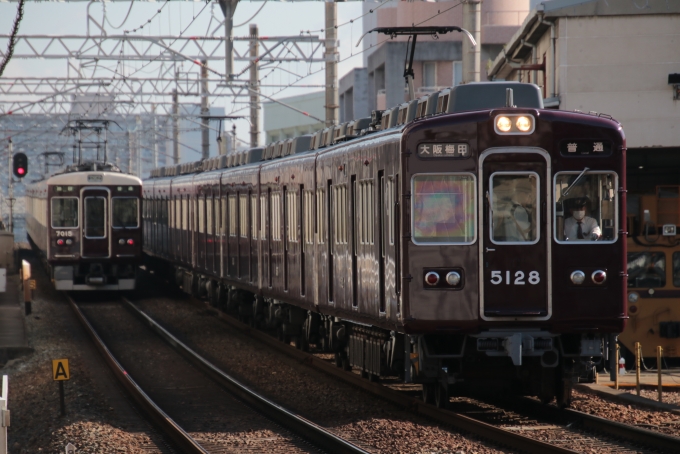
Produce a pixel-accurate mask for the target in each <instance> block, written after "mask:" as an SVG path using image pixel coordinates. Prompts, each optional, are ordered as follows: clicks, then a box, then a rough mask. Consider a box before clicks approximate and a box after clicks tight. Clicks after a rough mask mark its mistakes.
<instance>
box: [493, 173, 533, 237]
mask: <svg viewBox="0 0 680 454" xmlns="http://www.w3.org/2000/svg"><path fill="white" fill-rule="evenodd" d="M489 187H490V188H491V191H490V194H489V195H490V202H491V207H490V208H491V213H490V215H491V223H492V227H491V232H490V235H491V241H492V242H493V243H514V244H536V243H537V242H538V240H539V237H540V230H539V229H538V219H540V213H539V210H540V206H539V204H538V200H539V197H538V188H539V187H540V184H539V176H538V174H537V173H535V172H496V173H494V174H492V175H491V181H490V184H489Z"/></svg>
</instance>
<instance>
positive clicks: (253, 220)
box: [250, 194, 257, 240]
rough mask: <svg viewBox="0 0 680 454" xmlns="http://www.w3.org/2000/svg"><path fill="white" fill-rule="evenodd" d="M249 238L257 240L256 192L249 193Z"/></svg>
mask: <svg viewBox="0 0 680 454" xmlns="http://www.w3.org/2000/svg"><path fill="white" fill-rule="evenodd" d="M250 218H251V219H250V226H251V227H250V238H251V239H252V240H257V194H251V195H250Z"/></svg>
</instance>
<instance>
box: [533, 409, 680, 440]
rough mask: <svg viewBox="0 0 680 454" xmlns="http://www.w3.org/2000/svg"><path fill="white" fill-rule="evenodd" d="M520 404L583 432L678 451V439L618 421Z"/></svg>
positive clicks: (566, 410)
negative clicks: (573, 425)
mask: <svg viewBox="0 0 680 454" xmlns="http://www.w3.org/2000/svg"><path fill="white" fill-rule="evenodd" d="M522 404H523V405H526V406H527V407H529V408H530V410H531V411H536V412H539V413H542V414H545V415H547V416H548V417H549V418H552V419H554V420H561V421H569V422H570V423H573V422H577V424H579V425H580V427H581V428H583V429H585V430H591V431H594V432H601V433H604V434H606V435H609V436H612V437H616V438H620V439H623V440H626V441H629V442H632V443H638V444H641V445H644V446H647V447H649V448H653V449H659V450H662V451H667V452H678V451H680V438H679V437H675V436H672V435H667V434H663V433H660V432H654V431H653V430H649V429H643V428H641V427H635V426H631V425H629V424H625V423H621V422H618V421H610V420H608V419H605V418H602V417H600V416H595V415H590V414H588V413H584V412H582V411H578V410H573V409H570V408H565V409H563V410H560V409H558V408H555V407H550V406H545V405H542V404H540V403H538V402H536V401H533V400H530V399H523V400H522Z"/></svg>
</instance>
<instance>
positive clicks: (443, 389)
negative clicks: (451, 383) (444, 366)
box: [434, 383, 449, 408]
mask: <svg viewBox="0 0 680 454" xmlns="http://www.w3.org/2000/svg"><path fill="white" fill-rule="evenodd" d="M434 404H435V406H436V407H437V408H446V407H447V406H448V405H449V387H448V385H442V384H441V383H437V384H435V385H434Z"/></svg>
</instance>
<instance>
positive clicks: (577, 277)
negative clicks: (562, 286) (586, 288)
mask: <svg viewBox="0 0 680 454" xmlns="http://www.w3.org/2000/svg"><path fill="white" fill-rule="evenodd" d="M570 278H571V282H573V283H574V284H575V285H581V284H583V281H585V280H586V275H585V274H584V273H583V271H574V272H573V273H571V276H570Z"/></svg>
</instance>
